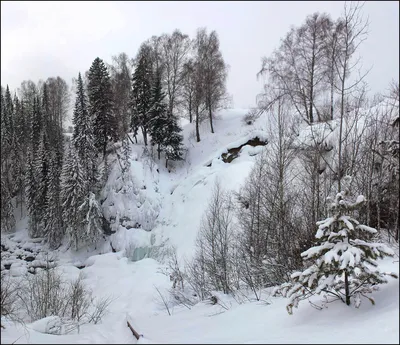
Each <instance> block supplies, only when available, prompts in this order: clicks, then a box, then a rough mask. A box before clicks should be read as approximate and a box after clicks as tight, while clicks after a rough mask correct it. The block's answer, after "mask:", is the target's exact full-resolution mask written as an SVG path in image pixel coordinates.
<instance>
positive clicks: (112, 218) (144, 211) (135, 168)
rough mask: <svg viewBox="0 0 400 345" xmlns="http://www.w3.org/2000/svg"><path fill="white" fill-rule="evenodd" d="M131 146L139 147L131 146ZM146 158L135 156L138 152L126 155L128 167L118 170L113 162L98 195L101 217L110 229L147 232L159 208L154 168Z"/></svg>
mask: <svg viewBox="0 0 400 345" xmlns="http://www.w3.org/2000/svg"><path fill="white" fill-rule="evenodd" d="M132 149H139V148H138V147H134V146H133V147H132ZM145 158H146V157H140V160H139V159H138V152H133V153H132V155H131V156H130V158H129V163H130V167H129V168H128V169H127V171H126V172H125V173H122V170H121V166H120V164H118V162H115V163H114V164H113V168H112V170H111V173H110V176H109V178H108V181H107V184H106V186H105V187H104V189H103V191H102V195H101V199H102V201H103V202H102V208H103V214H104V216H105V218H106V219H107V220H108V221H109V222H110V223H111V229H112V231H113V232H115V231H117V230H118V228H119V226H120V225H121V226H123V227H125V228H127V229H132V228H138V229H143V230H146V231H151V230H152V229H153V228H154V226H155V222H156V220H157V218H158V215H159V211H160V208H161V195H160V193H159V191H158V176H157V174H158V173H157V171H156V170H157V167H156V166H155V165H154V163H153V164H151V163H149V162H148V160H147V159H145Z"/></svg>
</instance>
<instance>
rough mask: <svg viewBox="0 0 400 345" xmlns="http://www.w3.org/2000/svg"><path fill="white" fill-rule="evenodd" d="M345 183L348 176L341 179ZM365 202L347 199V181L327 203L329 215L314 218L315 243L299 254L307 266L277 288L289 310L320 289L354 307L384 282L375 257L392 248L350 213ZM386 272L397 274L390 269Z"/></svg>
mask: <svg viewBox="0 0 400 345" xmlns="http://www.w3.org/2000/svg"><path fill="white" fill-rule="evenodd" d="M344 180H345V183H346V184H349V183H350V178H349V177H347V178H345V179H344ZM364 202H365V199H364V197H363V196H361V195H360V196H358V197H357V199H356V200H355V201H352V200H351V199H350V191H349V188H348V185H347V186H345V188H344V190H343V191H342V192H340V193H338V194H337V195H336V198H335V200H334V202H333V203H332V204H331V205H330V209H331V212H332V216H331V217H329V218H327V219H325V220H323V221H319V222H317V225H318V231H317V233H316V236H315V237H316V239H317V243H316V245H315V246H314V247H311V248H310V249H308V250H306V251H305V252H303V253H302V254H301V256H302V257H303V259H304V260H305V261H306V262H308V263H309V264H310V265H309V267H308V268H307V269H306V270H304V271H303V272H295V273H293V274H292V276H291V278H292V280H293V283H289V284H288V283H287V284H283V285H282V286H281V287H280V288H279V290H280V291H281V292H282V294H283V295H284V296H286V297H289V298H290V302H289V304H288V305H287V310H288V312H289V314H291V313H292V309H293V307H296V308H297V307H298V304H299V301H300V300H302V299H305V298H308V297H310V295H312V294H321V293H324V294H325V296H328V295H330V296H334V297H335V298H337V299H340V300H341V301H342V302H344V303H346V304H347V305H350V303H351V300H354V305H355V307H356V308H358V307H359V306H360V303H361V297H365V298H368V299H369V300H370V301H371V302H372V303H373V304H374V300H373V299H372V298H371V297H367V296H366V294H367V293H371V292H372V291H373V290H374V289H376V288H377V285H378V284H382V283H387V279H386V277H385V275H388V273H383V272H380V271H379V269H378V268H377V266H378V264H377V262H376V259H378V258H383V257H385V256H393V255H394V252H393V251H392V250H391V249H390V248H388V247H387V246H386V245H384V244H382V243H373V242H371V237H372V235H373V234H375V233H376V232H377V231H376V229H374V228H371V227H368V226H366V225H363V224H360V223H359V222H358V221H357V220H356V219H355V218H354V217H353V216H352V215H351V214H352V213H354V211H356V210H357V209H359V207H360V206H361V205H362V204H363V203H364ZM389 275H391V276H393V277H395V278H397V276H396V275H395V274H393V273H389Z"/></svg>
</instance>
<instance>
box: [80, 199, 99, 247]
mask: <svg viewBox="0 0 400 345" xmlns="http://www.w3.org/2000/svg"><path fill="white" fill-rule="evenodd" d="M79 212H80V217H82V223H81V226H82V230H81V234H80V241H82V242H85V243H95V242H96V241H97V240H98V239H99V238H100V236H101V235H102V234H103V228H102V222H103V212H102V210H101V207H100V204H99V202H98V201H97V200H96V196H95V194H94V193H92V192H89V194H88V195H86V198H85V200H84V202H83V204H82V205H81V206H80V207H79Z"/></svg>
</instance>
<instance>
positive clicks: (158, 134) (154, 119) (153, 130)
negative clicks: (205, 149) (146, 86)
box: [149, 69, 169, 159]
mask: <svg viewBox="0 0 400 345" xmlns="http://www.w3.org/2000/svg"><path fill="white" fill-rule="evenodd" d="M164 99H165V93H164V92H163V91H162V85H161V70H160V69H159V70H158V71H157V74H156V78H155V83H154V87H153V90H152V97H151V102H152V107H151V110H150V112H149V114H150V120H149V134H150V135H151V143H152V145H157V153H158V159H160V158H161V157H160V154H161V148H162V146H163V145H164V144H165V143H166V140H167V136H168V135H169V133H168V132H167V129H168V128H167V127H168V123H169V119H168V112H167V104H166V103H165V101H164Z"/></svg>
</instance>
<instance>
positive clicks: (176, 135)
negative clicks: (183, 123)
mask: <svg viewBox="0 0 400 345" xmlns="http://www.w3.org/2000/svg"><path fill="white" fill-rule="evenodd" d="M167 119H168V123H167V126H166V132H167V134H168V135H167V137H166V139H165V141H164V143H163V147H164V150H165V167H166V168H167V167H168V161H170V160H171V161H179V160H182V159H183V144H182V141H183V136H182V135H181V134H180V132H181V131H182V128H181V127H180V126H179V125H178V119H177V118H176V116H174V115H172V114H170V115H169V116H167Z"/></svg>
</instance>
